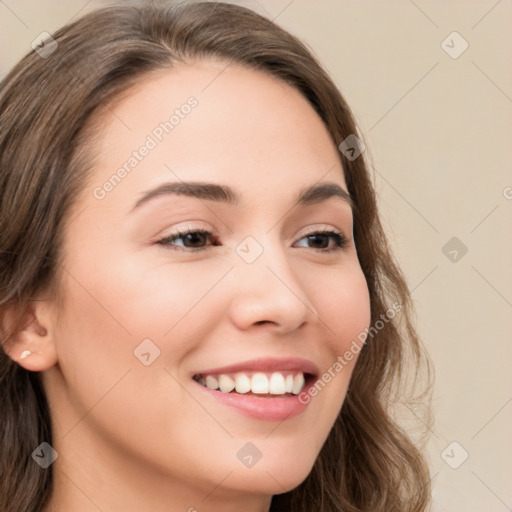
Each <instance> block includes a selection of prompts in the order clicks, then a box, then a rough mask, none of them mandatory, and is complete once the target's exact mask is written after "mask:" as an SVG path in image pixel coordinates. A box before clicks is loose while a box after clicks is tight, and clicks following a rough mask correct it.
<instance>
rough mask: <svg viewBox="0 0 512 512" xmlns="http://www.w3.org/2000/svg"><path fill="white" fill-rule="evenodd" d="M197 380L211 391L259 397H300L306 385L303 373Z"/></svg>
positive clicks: (223, 375) (216, 377)
mask: <svg viewBox="0 0 512 512" xmlns="http://www.w3.org/2000/svg"><path fill="white" fill-rule="evenodd" d="M195 380H197V382H199V383H200V384H202V385H203V386H206V387H207V388H210V389H220V391H222V392H223V393H230V392H231V391H233V390H235V391H236V392H237V393H242V394H244V393H248V392H249V391H251V392H252V393H255V394H259V395H266V394H269V393H270V394H271V395H284V394H285V393H293V394H294V395H298V394H299V393H300V392H301V391H302V388H303V387H304V384H305V379H304V374H303V373H302V372H296V373H287V374H286V375H283V373H281V372H273V373H270V374H265V373H261V372H258V373H254V374H252V375H250V374H247V373H236V374H234V375H227V374H224V373H221V374H220V375H215V376H214V375H206V376H198V377H195Z"/></svg>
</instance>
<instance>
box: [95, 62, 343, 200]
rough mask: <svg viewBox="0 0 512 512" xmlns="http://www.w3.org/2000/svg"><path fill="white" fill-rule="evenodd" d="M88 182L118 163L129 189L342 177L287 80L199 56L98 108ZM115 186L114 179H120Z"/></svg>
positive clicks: (321, 131) (255, 186)
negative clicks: (187, 183)
mask: <svg viewBox="0 0 512 512" xmlns="http://www.w3.org/2000/svg"><path fill="white" fill-rule="evenodd" d="M92 151H93V156H94V161H95V164H96V165H95V167H96V169H95V176H94V184H95V185H98V183H99V184H100V185H101V184H102V183H105V182H106V180H108V179H109V178H110V177H111V176H112V175H113V174H115V173H116V172H117V171H118V170H120V169H124V171H123V172H121V173H120V174H121V175H122V180H123V183H122V187H120V186H119V187H118V186H116V187H115V188H116V191H115V192H116V195H117V194H118V190H117V189H119V190H121V188H122V189H123V191H124V193H126V194H131V195H132V196H133V195H134V194H136V193H137V190H140V188H141V187H142V188H147V187H148V186H151V185H154V184H158V183H159V182H161V181H162V180H164V179H165V180H167V181H169V180H178V179H183V180H194V179H195V180H200V181H219V182H223V183H226V182H229V183H230V184H231V185H232V186H233V187H234V188H238V189H240V190H243V189H244V188H248V187H249V186H250V187H249V188H250V190H248V192H250V191H251V190H252V191H253V192H257V191H259V192H261V191H262V190H261V189H262V185H263V184H265V183H266V184H267V185H268V184H269V183H274V184H276V185H286V184H290V182H294V183H296V184H297V185H296V187H297V188H301V187H302V186H303V185H305V184H311V182H315V181H318V180H320V179H322V178H323V177H324V176H327V177H328V179H329V181H337V182H338V183H340V184H341V185H344V183H345V182H344V178H343V171H342V167H341V163H340V159H339V155H338V152H337V149H336V146H335V145H334V143H333V142H332V140H331V137H330V134H329V133H328V130H327V128H326V127H325V125H324V123H323V122H322V120H321V119H320V117H319V116H318V114H317V113H316V112H315V111H314V109H313V108H312V107H311V105H310V104H309V103H308V101H307V100H306V99H305V98H304V97H303V96H302V95H301V94H300V93H299V92H298V91H297V90H295V89H294V88H292V87H291V86H289V85H288V84H286V83H284V82H283V81H281V80H278V79H277V78H275V77H273V76H270V75H268V74H266V73H263V72H261V71H257V70H254V69H249V68H244V67H241V66H239V65H235V64H230V65H227V64H226V63H219V62H213V61H200V62H195V63H193V64H187V65H179V66H177V67H175V68H172V69H169V70H161V71H158V72H156V73H154V74H152V75H151V76H149V77H148V78H147V79H145V80H144V81H142V82H141V83H139V84H138V85H137V86H136V87H134V88H132V89H131V90H130V91H128V93H127V94H125V95H124V96H123V98H122V99H121V100H119V101H118V102H116V104H115V105H113V106H112V109H111V110H109V109H106V110H105V111H104V113H103V115H102V117H101V123H99V134H98V137H97V138H96V143H95V146H94V148H92ZM119 185H121V184H119Z"/></svg>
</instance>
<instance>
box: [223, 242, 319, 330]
mask: <svg viewBox="0 0 512 512" xmlns="http://www.w3.org/2000/svg"><path fill="white" fill-rule="evenodd" d="M233 274H234V275H232V279H233V281H234V282H235V284H234V288H233V295H232V297H233V298H232V301H231V304H230V316H231V320H232V322H233V323H234V324H235V325H236V326H237V327H238V328H239V329H241V330H247V329H250V328H251V327H254V326H267V327H268V328H269V329H271V330H272V331H273V332H277V333H280V334H285V333H289V332H293V331H295V330H297V329H299V328H300V327H302V326H304V325H305V324H306V323H308V322H310V321H312V320H313V319H314V318H317V317H318V315H317V312H316V310H315V308H314V306H313V304H311V302H310V301H309V299H308V294H307V292H306V291H305V290H304V288H303V287H302V286H301V283H300V279H299V277H298V275H297V273H296V272H294V269H293V268H291V266H290V262H289V260H288V258H287V257H286V255H285V254H284V251H283V250H282V248H274V249H273V250H271V249H269V248H268V247H266V248H265V250H264V251H263V254H262V255H261V256H260V257H259V258H258V259H257V260H256V261H255V262H253V263H250V264H249V263H246V262H244V261H239V262H238V264H237V265H236V269H235V272H233Z"/></svg>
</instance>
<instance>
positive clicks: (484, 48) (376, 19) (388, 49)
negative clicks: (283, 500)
mask: <svg viewBox="0 0 512 512" xmlns="http://www.w3.org/2000/svg"><path fill="white" fill-rule="evenodd" d="M233 3H239V4H242V5H246V6H248V7H251V8H253V9H255V10H256V11H258V12H260V13H263V14H266V15H267V16H269V17H270V18H272V19H274V18H275V19H276V21H277V22H278V23H280V24H281V25H282V26H284V27H285V28H287V29H288V30H290V31H291V32H292V33H294V34H296V35H298V36H299V37H301V38H302V39H303V40H305V41H306V42H307V43H308V45H309V46H310V47H311V48H312V49H313V51H314V52H315V54H316V55H317V56H318V57H319V59H320V60H321V61H322V62H323V63H324V65H325V66H326V67H327V68H328V70H329V71H330V72H331V73H332V75H333V77H334V79H335V81H336V82H337V84H338V86H339V87H340V89H341V91H342V92H343V93H344V95H345V96H346V98H347V100H348V102H349V103H350V104H351V106H352V107H353V109H354V111H355V113H356V115H357V118H358V120H359V122H360V126H361V129H362V131H363V134H364V136H365V137H366V141H367V142H368V146H369V147H368V152H367V153H366V154H367V156H371V158H372V160H373V163H374V168H375V173H376V174H375V179H376V187H377V190H378V193H379V197H380V206H381V210H382V214H383V217H384V219H385V222H386V225H387V226H388V231H389V234H390V236H391V238H392V241H393V243H394V245H395V247H396V252H397V256H398V258H399V261H400V263H401V264H402V266H403V269H404V270H405V273H406V275H407V277H408V281H409V284H410V286H411V288H412V289H413V290H414V291H413V296H414V299H415V301H416V304H417V312H418V327H419V330H420V333H421V335H422V337H423V340H424V343H425V344H426V346H427V347H428V350H429V351H430V353H431V356H432V358H433V360H434V364H435V367H436V388H435V392H434V406H435V412H436V425H435V428H434V431H433V434H432V436H431V440H430V442H429V445H428V451H429V455H430V459H431V465H432V478H433V483H434V495H435V505H434V507H433V510H434V512H445V511H446V512H448V511H450V512H453V511H464V512H483V511H485V512H504V511H506V510H511V509H512V486H511V485H510V484H511V480H510V479H511V475H512V441H511V437H510V432H511V430H512V429H511V425H512V372H511V371H510V363H511V361H512V336H511V334H510V331H511V322H510V319H511V317H512V315H511V313H512V272H511V271H510V266H511V261H512V259H511V255H512V236H511V234H512V230H511V219H512V172H511V171H512V165H511V164H512V153H511V151H510V142H511V141H512V118H511V114H512V68H511V67H510V63H511V62H512V59H511V57H512V31H511V30H510V27H511V26H512V24H511V22H512V2H511V1H510V0H508V1H507V0H501V1H496V0H491V1H459V2H455V1H441V0H438V1H432V0H431V1H426V0H415V1H412V0H395V1H382V0H381V1H361V0H356V1H348V0H321V1H311V0H310V1H307V0H294V1H291V2H290V0H272V1H270V0H260V1H256V0H247V1H238V2H237V1H235V2H233ZM99 4H100V2H95V1H90V2H87V1H85V0H68V1H66V2H65V3H64V2H60V1H57V0H44V1H36V0H5V1H3V2H0V48H1V52H0V76H3V75H5V73H6V72H7V71H8V70H9V68H10V67H11V66H12V65H13V64H14V63H15V62H16V61H17V60H18V59H19V58H20V57H22V56H23V55H24V54H25V53H26V52H27V51H28V50H29V49H30V43H31V41H32V40H33V39H35V38H36V37H37V36H38V35H39V34H40V33H41V32H43V31H47V32H50V33H51V32H52V31H54V30H55V29H56V28H58V27H59V26H61V25H62V24H64V23H66V22H67V21H69V20H70V19H71V18H73V17H75V16H76V15H78V14H79V13H85V12H86V11H88V10H90V9H92V8H94V7H95V6H97V5H99ZM454 31H456V32H458V33H459V34H460V36H461V37H462V38H463V40H465V41H466V42H467V43H468V44H469V47H468V48H467V50H466V51H465V52H464V53H462V54H461V55H460V56H458V58H452V56H455V55H456V53H457V52H458V51H460V50H461V49H462V48H463V44H464V41H463V40H462V39H461V38H460V36H457V35H455V36H454V35H451V36H450V37H448V36H449V35H450V34H451V33H452V32H454ZM447 37H448V39H446V38H447ZM445 39H446V42H445V43H444V44H442V42H443V41H444V40H445ZM443 48H445V49H446V50H447V51H448V52H450V53H451V54H452V56H450V55H449V54H448V53H447V52H446V51H445V49H443ZM507 187H509V188H507ZM453 237H457V239H458V242H457V243H458V244H459V247H457V246H456V245H454V246H448V247H447V248H445V249H444V252H443V247H444V246H445V244H446V243H447V242H448V241H449V240H450V239H452V238H453ZM460 244H464V246H466V247H467V253H466V254H465V255H462V252H461V250H460V247H462V245H460ZM454 250H455V251H457V252H456V253H454V252H453V251H454ZM450 252H451V253H450ZM445 253H446V254H447V255H448V256H446V255H445ZM449 258H452V259H453V258H456V261H451V260H450V259H449ZM452 442H456V443H458V444H456V445H451V443H452ZM465 452H467V453H468V454H469V457H468V458H467V460H465V461H464V462H463V463H462V464H461V462H462V460H463V456H464V453H465ZM459 464H460V465H459ZM452 466H454V467H452ZM456 466H458V467H456ZM455 467H456V468H455Z"/></svg>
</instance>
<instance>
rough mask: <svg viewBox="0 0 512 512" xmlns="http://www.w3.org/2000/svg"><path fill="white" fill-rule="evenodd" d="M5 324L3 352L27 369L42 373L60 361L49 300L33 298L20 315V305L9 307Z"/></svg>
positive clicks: (4, 317) (5, 315)
mask: <svg viewBox="0 0 512 512" xmlns="http://www.w3.org/2000/svg"><path fill="white" fill-rule="evenodd" d="M2 327H3V329H2V330H3V331H7V332H6V337H4V340H3V342H4V347H3V348H4V351H5V352H6V353H7V355H8V356H9V357H10V358H11V359H12V360H13V361H15V362H16V363H18V364H19V365H20V366H22V367H23V368H25V369H26V370H30V371H34V372H40V371H44V370H47V369H48V368H51V367H52V366H54V365H55V364H56V363H57V351H56V347H55V342H54V341H55V340H54V329H53V324H52V322H51V314H50V304H49V301H46V300H37V299H30V300H29V301H28V302H27V305H26V308H25V311H23V312H21V314H20V309H19V308H15V307H12V306H11V307H7V309H6V310H5V311H4V312H3V315H2Z"/></svg>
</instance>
